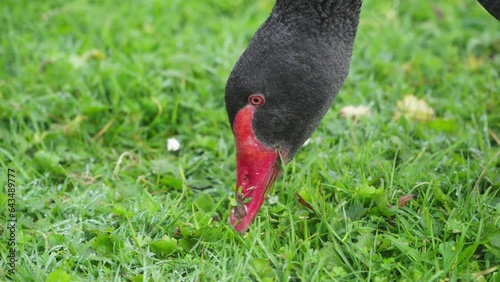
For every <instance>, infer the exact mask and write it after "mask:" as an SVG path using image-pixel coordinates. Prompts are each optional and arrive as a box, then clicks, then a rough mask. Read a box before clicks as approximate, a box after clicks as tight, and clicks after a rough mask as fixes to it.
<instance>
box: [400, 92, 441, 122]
mask: <svg viewBox="0 0 500 282" xmlns="http://www.w3.org/2000/svg"><path fill="white" fill-rule="evenodd" d="M401 116H404V117H405V118H406V119H408V120H418V121H429V120H433V119H434V109H433V108H431V107H430V106H429V104H427V102H426V101H425V100H422V99H418V98H417V97H415V96H413V95H406V96H404V97H403V99H401V100H399V101H398V102H397V103H396V111H395V112H394V115H393V117H392V118H393V119H394V120H397V119H399V118H400V117H401Z"/></svg>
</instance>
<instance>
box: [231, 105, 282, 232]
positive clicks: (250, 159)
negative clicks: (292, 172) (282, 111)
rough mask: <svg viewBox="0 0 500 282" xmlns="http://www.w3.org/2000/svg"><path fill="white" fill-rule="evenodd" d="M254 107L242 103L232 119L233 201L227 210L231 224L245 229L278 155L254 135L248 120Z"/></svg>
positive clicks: (275, 168) (270, 182)
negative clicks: (234, 145) (233, 143)
mask: <svg viewBox="0 0 500 282" xmlns="http://www.w3.org/2000/svg"><path fill="white" fill-rule="evenodd" d="M254 111H255V107H253V106H246V107H245V108H243V109H241V110H240V111H239V112H238V113H237V114H236V117H235V118H234V122H233V132H234V138H235V142H236V156H237V160H236V170H237V177H236V178H237V184H236V201H237V206H236V207H234V208H233V209H232V211H231V217H230V219H231V225H233V227H234V229H236V231H238V232H240V233H243V232H245V231H246V230H247V229H248V227H249V226H250V224H251V223H252V221H253V219H254V218H255V216H256V215H257V213H258V211H259V209H260V207H261V206H262V204H263V203H264V199H265V197H266V194H267V192H269V189H270V188H271V186H272V185H273V183H274V180H275V179H276V177H277V175H278V171H279V166H280V154H279V150H278V149H273V148H270V147H267V146H265V145H264V144H262V143H261V142H260V141H259V140H257V138H256V137H255V134H254V131H253V128H252V120H253V115H254Z"/></svg>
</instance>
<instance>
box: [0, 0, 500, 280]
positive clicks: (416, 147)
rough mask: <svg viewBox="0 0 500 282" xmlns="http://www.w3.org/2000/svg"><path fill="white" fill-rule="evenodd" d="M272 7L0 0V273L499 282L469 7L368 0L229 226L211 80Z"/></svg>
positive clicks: (499, 41) (492, 151)
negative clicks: (241, 227)
mask: <svg viewBox="0 0 500 282" xmlns="http://www.w3.org/2000/svg"><path fill="white" fill-rule="evenodd" d="M273 4H274V1H272V0H257V1H252V0H214V1H203V0H189V1H183V0H166V1H164V0H136V1H118V0H107V1H91V0H71V1H62V0H43V1H42V0H40V1H38V0H37V1H33V0H19V1H16V0H2V1H1V3H0V172H1V176H0V186H1V187H4V189H2V192H0V257H1V261H0V280H5V279H6V278H7V277H11V278H14V280H16V281H245V280H246V281H500V273H499V271H500V270H499V267H500V192H499V191H500V156H499V155H500V138H499V136H500V95H499V94H500V24H499V22H498V21H496V20H495V19H494V18H493V17H491V16H490V15H489V14H487V13H486V11H485V10H484V9H483V8H482V7H481V6H480V5H479V4H478V3H475V1H472V0H471V1H466V0H443V1H437V2H434V1H410V2H408V1H398V0H394V1H374V0H371V1H368V0H367V1H366V3H364V4H363V8H362V13H361V21H360V26H359V31H358V36H357V38H356V43H355V49H354V54H353V60H352V63H351V71H350V74H349V77H348V78H347V80H346V83H345V85H344V87H343V88H342V90H341V91H340V93H339V96H338V97H337V99H336V101H335V103H334V105H333V107H332V109H331V110H330V111H329V113H328V114H327V115H326V117H325V118H324V120H323V122H322V124H321V125H320V127H319V128H318V130H317V131H316V132H315V133H314V134H313V136H312V137H311V139H310V142H309V144H307V145H306V146H304V147H303V148H302V149H301V150H300V152H299V153H298V155H297V156H296V158H295V160H293V161H292V162H291V163H290V164H288V165H287V166H286V167H285V168H284V173H283V175H282V176H281V178H279V179H278V180H277V182H276V184H275V186H274V188H273V189H272V190H271V192H270V193H269V195H268V198H267V200H266V202H265V203H264V206H263V208H262V209H261V211H260V212H259V214H258V216H257V218H256V220H255V221H254V223H253V224H252V225H251V227H250V230H249V231H248V232H247V233H246V234H243V235H240V234H238V233H236V232H235V231H234V230H233V229H232V228H231V226H230V225H229V223H228V218H229V211H230V209H231V203H232V202H234V197H235V176H236V173H235V148H234V143H233V136H232V133H231V129H230V127H229V124H228V120H227V116H226V112H225V109H224V87H225V83H226V79H227V77H228V75H229V73H230V71H231V69H232V67H233V65H234V63H235V62H236V60H237V59H238V57H239V55H240V54H241V53H242V52H243V50H244V48H245V47H246V45H247V44H248V42H249V40H250V38H251V36H252V35H253V33H254V32H255V30H256V29H257V28H258V27H259V25H260V24H261V23H262V22H263V21H264V20H265V19H266V17H267V16H268V14H269V12H270V10H271V8H272V6H273ZM409 95H413V96H415V97H416V98H418V99H420V100H422V101H423V103H427V105H428V107H429V110H430V111H433V113H434V114H432V115H431V116H427V117H426V118H419V117H412V116H411V115H409V114H408V111H409V110H408V109H401V101H402V99H403V98H404V97H405V96H406V97H410V96H409ZM349 105H356V106H357V105H364V106H368V107H369V109H370V112H371V115H370V116H361V117H356V118H354V119H353V118H341V117H339V112H340V111H341V109H342V108H344V107H346V106H349ZM398 105H399V106H400V107H399V108H400V109H398ZM397 111H399V112H400V113H401V115H402V117H400V118H396V117H395V112H397ZM169 138H175V139H176V140H178V141H179V143H180V149H179V150H178V151H173V150H171V151H169V150H167V140H168V139H169ZM9 172H10V176H9V175H8V174H9ZM8 183H11V184H10V189H11V190H10V192H9V190H8V189H9V184H8ZM297 195H300V196H301V197H302V198H303V200H304V201H305V202H306V203H307V204H308V205H309V206H310V208H308V207H307V205H303V204H301V202H300V201H299V198H298V197H297ZM407 195H415V197H413V198H412V199H410V200H409V201H408V202H407V203H406V204H405V205H401V206H400V200H401V199H403V198H401V197H403V196H407ZM11 196H12V197H13V199H14V200H15V205H10V204H11V203H12V200H11V199H12V198H11ZM9 200H10V201H9ZM13 208H15V212H14V213H13V216H14V217H15V219H16V220H17V222H16V226H15V229H12V228H10V227H11V225H12V222H11V221H10V220H11V219H12V218H11V213H10V212H9V210H10V209H13ZM12 230H13V231H12ZM11 238H12V240H11ZM10 242H15V245H14V246H11V245H9V243H10ZM11 249H13V251H11ZM9 256H15V259H16V262H15V265H14V266H15V268H12V265H13V264H11V265H9V262H10V257H9ZM11 271H15V275H14V276H9V273H10V272H11Z"/></svg>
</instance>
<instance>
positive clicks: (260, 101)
mask: <svg viewBox="0 0 500 282" xmlns="http://www.w3.org/2000/svg"><path fill="white" fill-rule="evenodd" d="M248 102H249V103H250V104H252V105H254V106H256V107H258V106H262V105H264V103H265V102H266V99H265V98H264V95H262V94H254V95H250V97H248Z"/></svg>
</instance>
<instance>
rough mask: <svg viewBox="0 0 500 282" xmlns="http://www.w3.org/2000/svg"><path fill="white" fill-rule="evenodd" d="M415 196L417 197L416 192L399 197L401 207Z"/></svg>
mask: <svg viewBox="0 0 500 282" xmlns="http://www.w3.org/2000/svg"><path fill="white" fill-rule="evenodd" d="M413 197H415V194H409V195H406V196H401V197H399V207H400V208H402V207H404V206H405V205H406V204H407V203H408V202H409V201H410V200H411V199H413Z"/></svg>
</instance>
